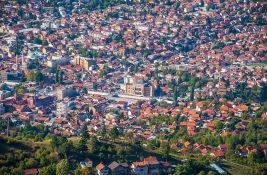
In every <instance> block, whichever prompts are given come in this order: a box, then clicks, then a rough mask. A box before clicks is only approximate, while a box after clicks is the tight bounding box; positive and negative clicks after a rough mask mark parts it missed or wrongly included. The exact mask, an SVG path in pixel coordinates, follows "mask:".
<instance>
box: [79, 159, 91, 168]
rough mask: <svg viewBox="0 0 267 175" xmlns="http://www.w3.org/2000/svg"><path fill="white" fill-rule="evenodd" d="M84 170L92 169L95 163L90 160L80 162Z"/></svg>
mask: <svg viewBox="0 0 267 175" xmlns="http://www.w3.org/2000/svg"><path fill="white" fill-rule="evenodd" d="M80 165H81V167H82V168H91V167H93V161H92V160H90V159H88V158H87V159H85V160H84V161H82V162H80Z"/></svg>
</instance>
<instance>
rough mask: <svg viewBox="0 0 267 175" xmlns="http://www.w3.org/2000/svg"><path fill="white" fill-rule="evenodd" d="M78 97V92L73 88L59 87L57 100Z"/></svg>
mask: <svg viewBox="0 0 267 175" xmlns="http://www.w3.org/2000/svg"><path fill="white" fill-rule="evenodd" d="M75 95H76V91H75V89H74V87H73V86H66V87H58V88H57V99H58V100H62V99H63V98H65V97H73V96H75Z"/></svg>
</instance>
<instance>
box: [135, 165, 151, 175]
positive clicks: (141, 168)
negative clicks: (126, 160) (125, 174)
mask: <svg viewBox="0 0 267 175" xmlns="http://www.w3.org/2000/svg"><path fill="white" fill-rule="evenodd" d="M131 169H132V173H133V174H135V175H148V166H147V165H146V164H144V162H133V164H132V165H131Z"/></svg>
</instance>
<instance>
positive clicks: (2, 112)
mask: <svg viewBox="0 0 267 175" xmlns="http://www.w3.org/2000/svg"><path fill="white" fill-rule="evenodd" d="M4 113H5V107H4V104H3V103H0V115H2V114H4Z"/></svg>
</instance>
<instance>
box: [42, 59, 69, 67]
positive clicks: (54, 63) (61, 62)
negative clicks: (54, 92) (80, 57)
mask: <svg viewBox="0 0 267 175" xmlns="http://www.w3.org/2000/svg"><path fill="white" fill-rule="evenodd" d="M68 63H69V59H67V58H63V57H60V56H52V59H51V60H48V61H47V66H48V67H56V66H58V65H61V66H62V65H66V64H68Z"/></svg>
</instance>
